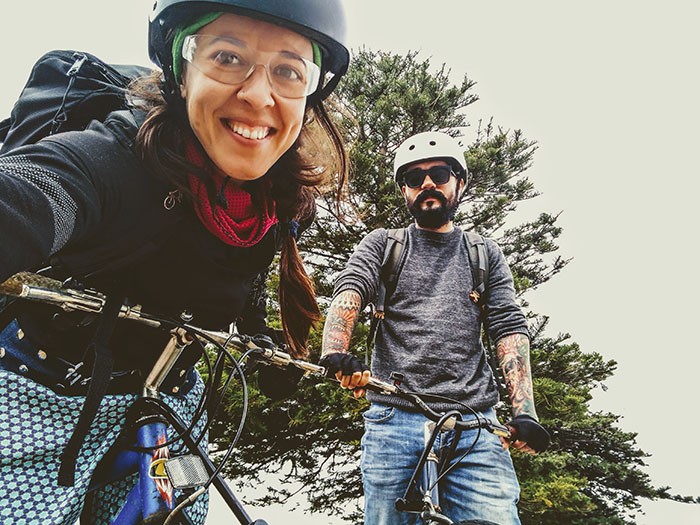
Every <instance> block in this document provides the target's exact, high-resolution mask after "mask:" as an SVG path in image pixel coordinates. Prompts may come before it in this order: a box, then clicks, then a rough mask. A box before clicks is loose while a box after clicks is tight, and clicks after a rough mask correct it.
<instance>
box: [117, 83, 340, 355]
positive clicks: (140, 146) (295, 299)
mask: <svg viewBox="0 0 700 525" xmlns="http://www.w3.org/2000/svg"><path fill="white" fill-rule="evenodd" d="M161 82H162V78H161V74H160V72H154V73H153V74H152V75H150V76H147V77H143V78H141V79H138V80H136V81H135V82H134V83H133V84H132V86H131V89H130V98H131V100H132V103H133V104H134V105H135V106H136V107H138V108H139V109H142V110H144V111H146V112H147V116H146V120H145V121H144V123H143V124H142V125H141V127H140V128H139V131H138V134H137V136H136V149H137V152H138V153H139V154H140V155H141V156H142V158H143V159H144V160H145V161H146V162H147V163H148V164H149V166H150V167H151V168H152V169H153V170H154V172H155V173H156V174H157V176H159V177H161V178H162V179H164V180H166V181H168V182H170V183H171V184H172V185H173V186H174V187H175V188H177V189H178V190H179V193H180V195H181V196H182V197H183V198H184V200H186V201H191V199H192V194H191V191H190V189H189V185H188V184H187V175H188V174H195V175H198V176H199V177H201V178H202V180H203V181H204V183H205V185H207V188H208V189H209V191H210V195H211V197H213V196H214V195H213V193H214V188H213V182H212V181H211V180H210V179H209V178H208V177H206V176H204V172H205V171H206V168H205V169H204V170H203V169H202V168H201V167H196V166H194V165H193V164H192V163H190V162H188V161H187V159H186V158H185V154H184V145H185V142H186V141H187V140H190V141H193V142H194V143H197V140H196V139H195V136H194V133H193V132H192V130H191V128H190V127H189V124H188V123H187V119H186V115H185V107H184V104H178V103H175V104H169V103H166V101H165V100H164V99H163V96H162V94H161V91H160V86H161ZM312 135H313V137H312ZM318 137H321V138H322V139H325V140H326V141H327V144H328V146H329V147H330V155H329V154H326V155H323V156H322V157H323V159H322V160H323V161H326V162H327V164H326V165H319V163H318V162H312V159H311V157H312V156H314V155H313V150H312V151H310V152H307V151H306V148H312V146H311V143H315V142H317V140H312V138H318ZM328 146H326V147H323V145H318V147H320V148H322V150H323V151H327V148H328ZM209 162H211V161H209ZM347 170H348V160H347V153H346V151H345V147H344V145H343V140H342V138H341V136H340V132H339V131H338V129H337V127H336V126H335V124H334V123H333V121H332V120H331V117H330V115H329V113H328V111H327V109H326V108H325V106H324V104H323V102H317V103H316V104H314V105H312V106H310V107H307V109H306V114H305V119H304V125H303V127H302V130H301V133H300V135H299V137H298V138H297V140H296V141H295V143H294V144H293V145H292V147H291V148H290V149H289V150H287V152H286V153H285V154H284V155H282V157H281V158H280V159H279V160H278V161H277V162H276V163H275V165H274V166H273V167H272V168H271V169H270V171H269V172H268V173H267V174H265V176H264V177H263V179H268V180H269V181H270V182H271V186H272V190H271V191H272V197H273V199H274V200H275V209H276V213H277V218H278V220H279V222H280V226H282V227H284V226H287V225H289V224H290V223H291V222H292V221H296V222H297V223H299V222H301V223H308V222H310V221H311V220H312V219H313V216H314V214H315V198H314V192H315V191H317V190H318V189H319V188H320V186H322V185H323V184H324V183H326V181H327V180H328V178H329V176H328V172H329V171H334V172H336V173H335V174H336V177H337V181H336V183H337V191H336V201H337V202H338V201H339V200H340V196H341V192H342V189H343V187H344V185H345V181H346V179H347ZM247 184H248V187H249V188H250V186H253V187H254V186H255V185H256V184H261V180H258V181H254V182H252V183H247ZM250 189H252V188H250ZM254 193H255V192H254V191H253V194H254ZM291 230H292V231H294V227H292V228H291ZM279 303H280V310H281V312H280V315H281V318H282V329H283V331H284V335H285V339H286V341H287V344H288V345H289V346H290V349H291V350H290V353H291V354H292V355H293V356H295V357H306V355H307V350H306V341H307V339H308V336H309V331H310V330H311V327H312V326H313V325H314V324H315V323H317V322H318V321H319V320H320V318H321V313H320V311H319V308H318V304H317V302H316V294H315V289H314V285H313V281H312V280H311V278H310V277H309V276H308V274H307V273H306V271H305V269H304V264H303V261H302V259H301V256H300V255H299V251H298V249H297V244H296V239H295V237H294V236H293V235H292V234H289V235H282V244H281V256H280V285H279Z"/></svg>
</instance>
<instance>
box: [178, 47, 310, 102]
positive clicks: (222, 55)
mask: <svg viewBox="0 0 700 525" xmlns="http://www.w3.org/2000/svg"><path fill="white" fill-rule="evenodd" d="M182 58H184V59H185V60H187V62H189V63H190V64H192V65H193V66H194V67H195V68H197V69H198V70H199V71H201V72H202V73H204V74H205V75H206V76H208V77H209V78H211V79H212V80H216V81H217V82H221V83H223V84H229V85H232V86H235V85H237V84H241V83H243V82H245V80H246V79H248V77H250V76H251V75H252V74H253V71H255V68H256V67H258V66H263V67H264V68H265V72H266V73H267V79H268V81H269V82H270V86H271V87H272V91H274V92H275V94H277V95H279V96H280V97H285V98H302V97H306V96H308V95H310V94H312V93H313V92H314V91H316V89H317V87H318V81H319V79H320V77H321V68H320V67H318V66H317V65H316V64H314V63H313V62H311V61H309V60H307V59H305V58H303V57H300V56H298V55H296V54H294V53H289V52H284V51H283V52H279V53H266V52H262V51H258V50H257V49H252V48H249V47H247V46H246V45H245V43H244V42H242V41H240V40H237V39H236V38H230V37H223V36H216V35H200V34H197V35H189V36H187V37H185V39H184V41H183V44H182ZM261 59H262V61H261Z"/></svg>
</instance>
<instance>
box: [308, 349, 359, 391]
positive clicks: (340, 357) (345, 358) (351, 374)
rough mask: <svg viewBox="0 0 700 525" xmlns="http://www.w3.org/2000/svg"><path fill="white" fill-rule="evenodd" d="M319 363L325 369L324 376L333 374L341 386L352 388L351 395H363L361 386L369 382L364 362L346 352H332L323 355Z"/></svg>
mask: <svg viewBox="0 0 700 525" xmlns="http://www.w3.org/2000/svg"><path fill="white" fill-rule="evenodd" d="M319 364H320V365H321V366H323V367H325V369H326V376H327V377H330V376H335V378H336V379H337V380H338V381H339V382H340V386H341V387H342V388H347V389H348V390H352V391H353V392H352V394H353V396H355V398H359V397H362V396H364V395H365V389H364V388H362V387H363V386H365V385H366V384H367V383H368V382H369V378H370V372H369V368H368V367H367V365H366V364H364V363H363V362H362V361H360V360H359V359H358V358H357V357H355V356H354V355H352V354H348V353H346V352H332V353H328V354H326V355H324V356H323V357H322V358H321V361H320V362H319Z"/></svg>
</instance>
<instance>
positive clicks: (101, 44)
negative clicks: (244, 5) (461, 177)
mask: <svg viewBox="0 0 700 525" xmlns="http://www.w3.org/2000/svg"><path fill="white" fill-rule="evenodd" d="M151 3H152V2H151V0H119V1H114V2H96V1H94V0H92V1H88V0H62V1H60V2H56V1H49V0H44V1H39V2H33V3H28V4H22V3H17V2H4V3H2V5H1V6H0V20H2V21H3V22H4V24H3V25H4V26H5V27H4V29H3V34H2V37H0V38H1V39H2V40H1V41H2V48H3V57H2V59H3V63H4V64H3V78H2V83H0V116H4V115H7V114H8V113H9V111H10V108H11V105H12V102H13V101H14V99H15V98H16V96H17V95H18V94H19V92H20V90H21V88H22V85H23V84H24V81H25V79H26V76H27V73H28V72H29V69H30V67H31V64H32V63H33V62H34V60H35V59H36V58H38V57H39V56H40V55H41V54H42V53H44V52H45V51H47V50H49V49H56V48H66V49H68V48H70V49H81V50H85V51H89V52H91V53H93V54H96V55H98V56H100V57H102V58H104V59H106V60H107V61H111V62H116V63H140V64H144V65H147V64H148V56H147V52H146V27H147V25H146V18H147V14H148V11H149V9H150V6H151ZM346 4H347V6H348V12H349V27H350V44H351V46H352V47H354V48H357V47H358V46H360V45H366V46H367V47H369V48H371V49H383V50H390V51H396V52H400V53H403V52H406V51H408V50H419V51H420V52H421V53H422V56H423V57H432V59H433V60H434V62H435V65H436V66H437V65H439V64H441V63H442V62H445V63H447V64H448V65H449V66H450V67H451V68H452V70H453V71H454V73H455V75H456V76H455V78H456V79H458V78H460V77H461V75H463V74H464V73H467V74H468V75H469V76H470V78H472V79H473V80H475V81H476V82H477V85H476V88H475V92H476V93H477V94H478V95H479V96H480V98H481V100H480V101H479V102H477V103H476V104H474V105H473V106H472V107H471V108H470V110H469V112H468V117H469V120H470V121H471V122H472V124H474V125H476V123H477V122H478V120H479V119H480V118H483V119H488V118H489V117H491V116H493V117H494V121H495V122H496V123H497V124H499V125H501V126H503V127H506V128H510V129H517V128H520V129H522V130H523V131H524V132H525V134H526V136H527V137H528V138H530V139H533V140H536V141H538V143H539V150H538V152H537V154H536V156H535V162H534V166H533V167H532V169H531V170H530V177H531V179H532V181H533V182H534V183H535V185H536V187H537V188H538V189H539V190H540V191H541V192H542V193H543V195H542V196H541V197H539V198H538V199H536V200H535V202H533V203H532V204H530V205H528V206H525V207H524V209H523V214H524V216H527V215H528V214H530V215H531V216H534V215H535V214H536V213H538V212H539V211H550V212H557V211H563V213H562V216H561V220H560V223H561V225H562V226H563V227H564V234H563V238H562V241H561V246H562V250H561V251H562V254H563V255H565V256H567V257H573V258H574V260H573V262H572V263H571V264H570V265H569V266H568V267H567V268H566V269H565V270H564V272H563V273H562V274H561V275H559V276H557V277H556V278H555V279H554V280H553V281H552V282H550V283H548V284H547V285H545V286H544V287H543V288H542V289H541V290H538V291H536V292H535V293H532V294H531V295H530V296H529V297H528V298H529V300H530V302H531V305H532V307H533V309H534V310H535V311H538V312H540V313H543V314H547V315H549V316H550V317H551V322H550V331H551V333H552V334H554V333H557V332H568V333H571V335H572V337H573V340H574V341H576V342H578V343H579V344H580V345H581V346H582V348H583V349H584V350H586V351H595V352H599V353H600V354H602V355H603V356H604V357H605V358H606V359H615V360H617V361H618V362H619V368H618V371H617V373H616V374H615V376H614V377H613V378H612V379H611V380H610V381H609V382H608V387H609V389H608V391H607V392H606V393H603V392H599V393H598V394H597V395H596V398H595V400H594V403H593V405H594V407H595V408H596V409H600V410H604V411H610V412H613V413H615V414H620V415H623V416H624V418H623V420H622V422H621V426H622V428H623V429H624V430H626V431H631V432H637V433H638V434H639V436H638V443H639V445H640V446H641V448H642V449H643V450H645V451H646V452H648V453H650V454H652V457H651V458H649V459H648V464H649V468H648V469H646V470H647V472H648V473H649V474H650V476H651V478H652V480H653V482H654V483H655V484H657V485H669V486H671V487H672V490H673V491H675V492H678V493H682V494H692V495H698V494H700V484H698V482H697V475H698V472H700V457H699V456H698V454H697V452H696V447H697V445H696V439H695V432H696V431H697V429H698V426H699V425H698V422H697V419H698V418H697V415H696V414H695V409H696V407H695V404H696V402H697V397H696V390H697V385H698V379H697V377H698V371H699V369H700V353H699V352H698V339H697V338H696V337H695V336H693V335H692V334H693V330H694V328H693V326H694V324H695V322H697V313H698V306H697V304H696V298H697V297H698V295H700V284H698V280H697V271H696V268H695V265H696V264H695V263H696V259H697V256H698V254H699V250H698V248H697V246H696V243H697V235H696V232H695V229H696V228H697V226H698V225H699V224H700V220H698V219H700V212H698V204H697V194H698V190H700V177H699V176H700V173H699V171H700V170H699V169H698V161H697V158H698V157H697V152H698V148H697V142H698V139H700V133H698V129H697V123H698V122H700V104H699V103H698V101H697V96H698V93H700V85H699V84H700V82H699V80H700V75H699V73H698V50H699V49H700V37H699V36H698V34H699V33H698V30H697V23H698V20H700V8H699V7H698V4H697V3H695V2H692V1H690V0H688V1H682V0H666V1H664V2H661V1H655V2H653V1H647V2H638V1H632V0H618V1H615V2H612V1H601V0H593V1H587V2H577V3H573V2H557V1H554V0H546V1H530V2H523V1H515V0H509V1H500V2H487V1H481V2H472V1H467V0H432V1H430V2H418V1H415V0H403V1H400V0H373V1H369V0H347V1H346ZM25 6H26V7H25ZM645 510H646V511H647V515H646V516H645V517H641V518H640V519H639V521H638V523H639V524H641V525H655V524H658V523H669V522H673V523H677V524H688V525H690V524H697V523H700V506H697V505H696V506H690V505H684V504H677V503H666V502H660V503H650V504H648V505H645ZM257 515H258V514H257V513H256V514H255V516H257ZM219 516H221V514H219V513H218V512H215V513H213V515H212V518H211V519H210V520H209V523H215V524H223V523H228V522H230V521H229V519H226V518H224V517H219ZM275 516H277V514H270V513H266V512H263V511H260V517H266V518H268V521H270V522H271V525H274V523H297V522H298V523H301V522H304V523H308V524H318V525H326V524H333V523H337V520H333V519H332V518H330V517H318V518H311V519H309V518H308V517H304V516H302V515H301V514H299V513H298V512H297V513H294V514H292V517H291V518H289V517H281V518H278V519H275Z"/></svg>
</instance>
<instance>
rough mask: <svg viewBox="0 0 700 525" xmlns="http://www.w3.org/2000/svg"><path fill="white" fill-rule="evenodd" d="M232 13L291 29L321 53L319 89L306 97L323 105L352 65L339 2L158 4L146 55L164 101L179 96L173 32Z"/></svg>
mask: <svg viewBox="0 0 700 525" xmlns="http://www.w3.org/2000/svg"><path fill="white" fill-rule="evenodd" d="M216 11H223V12H232V13H236V14H240V15H243V16H248V17H251V18H256V19H259V20H263V21H265V22H270V23H273V24H277V25H280V26H283V27H286V28H289V29H291V30H292V31H295V32H297V33H299V34H301V35H304V36H305V37H307V38H309V39H310V40H313V41H314V42H316V43H317V44H318V45H319V46H320V47H321V50H322V59H321V79H322V80H321V83H322V84H321V85H320V86H319V89H318V90H317V91H316V92H315V93H313V94H312V95H310V96H309V98H311V99H312V100H323V99H324V98H326V97H327V96H328V95H329V94H330V93H331V92H332V91H333V89H334V88H335V87H336V85H337V84H338V82H339V81H340V79H341V77H342V76H343V75H344V74H345V72H346V71H347V68H348V64H349V62H350V53H349V52H348V49H347V47H346V46H345V44H344V41H345V13H344V10H343V7H342V2H341V0H208V1H199V0H156V3H155V4H154V6H153V11H152V13H151V16H150V19H149V24H148V53H149V55H150V57H151V60H152V61H153V62H154V63H155V64H156V65H157V66H159V67H160V68H161V69H162V71H163V75H164V77H165V90H166V93H165V95H166V96H175V95H177V94H178V92H179V87H178V82H177V79H175V75H174V73H173V56H172V42H173V38H174V36H175V32H176V30H177V29H178V28H179V27H182V26H184V25H186V24H188V23H189V22H191V21H192V20H195V19H196V18H198V17H200V16H202V15H203V14H204V13H207V12H216ZM324 79H325V83H324Z"/></svg>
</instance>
